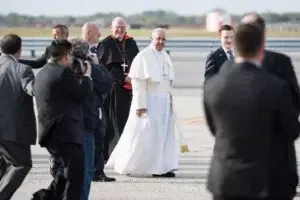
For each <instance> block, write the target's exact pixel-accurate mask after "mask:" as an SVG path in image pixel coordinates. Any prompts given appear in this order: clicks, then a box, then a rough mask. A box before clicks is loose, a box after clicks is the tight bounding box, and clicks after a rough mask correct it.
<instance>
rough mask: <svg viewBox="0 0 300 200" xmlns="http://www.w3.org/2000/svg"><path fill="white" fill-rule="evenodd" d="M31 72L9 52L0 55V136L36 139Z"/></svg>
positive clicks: (28, 142) (18, 140)
mask: <svg viewBox="0 0 300 200" xmlns="http://www.w3.org/2000/svg"><path fill="white" fill-rule="evenodd" d="M33 84H34V74H33V72H32V69H31V68H30V67H28V66H25V65H23V64H20V63H18V62H17V60H16V59H14V58H13V57H11V56H8V55H3V56H1V57H0V96H1V101H0V138H1V139H3V140H8V141H11V142H16V143H19V144H23V145H31V144H35V143H36V123H35V115H34V109H33V101H32V96H33Z"/></svg>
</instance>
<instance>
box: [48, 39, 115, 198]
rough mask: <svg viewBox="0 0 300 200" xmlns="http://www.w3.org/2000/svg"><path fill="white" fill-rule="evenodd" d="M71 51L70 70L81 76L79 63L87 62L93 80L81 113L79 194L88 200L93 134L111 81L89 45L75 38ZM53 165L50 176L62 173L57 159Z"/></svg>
mask: <svg viewBox="0 0 300 200" xmlns="http://www.w3.org/2000/svg"><path fill="white" fill-rule="evenodd" d="M71 43H72V47H73V51H72V55H73V63H72V70H73V72H74V73H77V74H83V73H84V71H85V69H82V67H81V63H85V62H89V63H91V65H92V72H91V77H92V80H93V87H94V90H93V92H92V93H91V94H90V95H89V96H88V97H87V99H86V100H85V102H84V104H83V106H82V111H83V120H84V130H85V135H84V143H83V149H84V185H83V188H82V193H81V200H88V197H89V192H90V187H91V182H92V179H93V175H94V153H95V140H94V133H95V131H96V129H97V128H98V125H99V123H100V117H99V115H100V113H99V108H100V107H101V102H102V98H103V95H104V94H107V93H108V92H109V91H110V90H111V88H112V84H113V82H112V80H109V79H107V78H105V76H106V75H105V74H104V72H103V70H102V69H101V68H100V66H99V62H98V57H97V56H96V55H94V54H89V49H90V45H89V44H88V43H87V42H84V41H83V40H82V39H79V38H76V39H72V40H71ZM52 159H53V161H54V162H52V163H55V165H54V167H53V168H52V170H51V171H52V174H55V173H60V171H62V170H61V169H59V166H62V163H60V160H59V159H56V158H55V157H54V158H52Z"/></svg>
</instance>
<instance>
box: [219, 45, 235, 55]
mask: <svg viewBox="0 0 300 200" xmlns="http://www.w3.org/2000/svg"><path fill="white" fill-rule="evenodd" d="M222 49H223V51H224V52H225V53H228V51H231V53H232V55H234V53H233V50H232V49H226V48H224V47H223V46H222Z"/></svg>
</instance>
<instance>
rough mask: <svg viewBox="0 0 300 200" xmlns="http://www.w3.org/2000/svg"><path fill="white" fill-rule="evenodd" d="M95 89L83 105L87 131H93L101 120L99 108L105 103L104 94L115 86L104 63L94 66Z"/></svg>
mask: <svg viewBox="0 0 300 200" xmlns="http://www.w3.org/2000/svg"><path fill="white" fill-rule="evenodd" d="M92 79H93V85H94V90H93V92H92V93H91V94H90V95H89V96H88V98H87V99H86V101H85V103H84V106H83V116H84V127H85V129H86V130H87V132H89V131H90V132H93V131H94V130H95V129H96V126H97V124H98V123H99V121H100V118H99V108H100V107H102V104H103V102H102V101H103V95H105V94H107V93H108V92H110V90H111V88H112V87H113V81H112V78H110V76H109V75H108V73H107V71H106V69H105V68H104V67H103V66H102V65H94V66H93V68H92Z"/></svg>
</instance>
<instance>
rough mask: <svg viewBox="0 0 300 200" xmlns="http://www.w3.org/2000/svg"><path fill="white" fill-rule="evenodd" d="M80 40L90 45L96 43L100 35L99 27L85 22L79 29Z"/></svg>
mask: <svg viewBox="0 0 300 200" xmlns="http://www.w3.org/2000/svg"><path fill="white" fill-rule="evenodd" d="M81 33H82V39H83V40H84V41H86V42H88V43H90V44H95V43H98V40H99V37H100V36H101V35H100V29H99V26H98V25H97V24H96V23H92V22H87V23H85V24H84V25H83V26H82V29H81Z"/></svg>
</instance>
